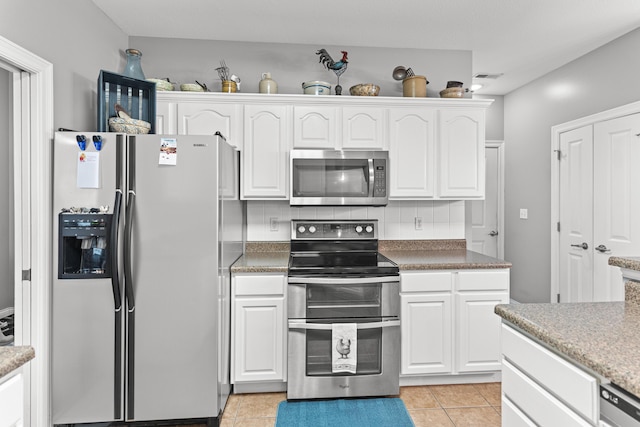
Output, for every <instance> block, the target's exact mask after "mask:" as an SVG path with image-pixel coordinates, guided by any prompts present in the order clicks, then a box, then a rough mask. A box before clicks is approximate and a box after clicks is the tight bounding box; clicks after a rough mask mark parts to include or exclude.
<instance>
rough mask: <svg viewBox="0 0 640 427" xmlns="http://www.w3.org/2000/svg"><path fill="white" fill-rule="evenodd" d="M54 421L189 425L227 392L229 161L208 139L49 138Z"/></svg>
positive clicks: (233, 171) (240, 241)
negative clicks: (177, 422)
mask: <svg viewBox="0 0 640 427" xmlns="http://www.w3.org/2000/svg"><path fill="white" fill-rule="evenodd" d="M53 170H54V176H53V224H54V230H55V232H54V236H53V244H54V248H53V253H54V259H53V261H54V263H53V265H54V272H53V277H54V280H53V297H52V298H53V310H52V312H53V318H52V331H53V333H52V405H53V422H54V424H77V423H96V422H108V421H114V420H120V421H155V420H185V419H202V420H203V422H206V423H207V424H208V425H214V426H217V425H218V417H219V415H220V413H221V411H222V409H224V405H225V402H226V399H227V397H228V395H229V392H230V388H231V386H230V381H229V366H230V361H229V352H230V344H229V343H230V337H229V334H230V326H229V324H230V282H231V281H230V271H229V268H230V266H231V264H232V263H233V262H234V261H235V260H236V259H237V258H238V257H239V256H240V255H241V254H242V251H243V248H244V242H245V229H246V223H245V212H246V210H245V206H244V203H243V202H242V201H241V200H240V197H239V153H238V151H237V150H235V149H234V148H233V147H231V146H230V145H229V144H228V143H227V142H226V141H225V140H224V138H223V137H221V136H220V135H219V134H217V135H215V136H213V135H212V136H182V135H174V136H170V135H136V136H133V135H129V136H127V135H124V134H115V133H92V132H59V133H56V137H55V141H54V167H53Z"/></svg>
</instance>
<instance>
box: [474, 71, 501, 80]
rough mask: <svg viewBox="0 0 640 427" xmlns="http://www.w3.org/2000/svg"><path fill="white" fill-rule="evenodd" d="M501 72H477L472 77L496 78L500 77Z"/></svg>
mask: <svg viewBox="0 0 640 427" xmlns="http://www.w3.org/2000/svg"><path fill="white" fill-rule="evenodd" d="M502 74H503V73H493V74H491V73H477V74H475V75H474V76H473V78H474V79H493V80H495V79H497V78H498V77H500V76H501V75H502Z"/></svg>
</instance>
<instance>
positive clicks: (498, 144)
mask: <svg viewBox="0 0 640 427" xmlns="http://www.w3.org/2000/svg"><path fill="white" fill-rule="evenodd" d="M484 146H485V149H486V148H497V149H498V224H497V226H498V232H499V233H498V242H497V245H498V258H500V259H504V163H505V157H504V156H505V151H504V150H505V144H504V140H497V139H496V140H493V139H491V140H486V141H485V144H484ZM485 163H486V160H485ZM486 173H487V171H486V167H485V174H486ZM468 202H472V200H469V201H468ZM471 212H472V211H471V203H466V204H465V217H466V218H468V220H467V221H465V222H466V227H465V235H466V236H467V238H466V240H467V247H468V248H469V247H471V240H472V238H473V235H472V221H471Z"/></svg>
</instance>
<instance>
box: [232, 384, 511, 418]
mask: <svg viewBox="0 0 640 427" xmlns="http://www.w3.org/2000/svg"><path fill="white" fill-rule="evenodd" d="M286 398H287V396H286V393H260V394H234V395H232V396H230V397H229V400H228V402H227V406H226V407H225V409H224V413H223V415H222V422H221V424H220V427H273V426H274V425H275V421H276V410H277V408H278V403H280V402H281V401H283V400H285V399H286ZM400 398H401V399H402V401H403V402H404V404H405V406H406V407H407V410H408V411H409V414H410V415H411V418H412V419H413V422H414V424H415V426H416V427H474V426H478V427H500V413H501V412H500V408H501V407H500V383H483V384H454V385H431V386H414V387H401V388H400ZM372 427H373V426H372ZM375 427H385V426H375Z"/></svg>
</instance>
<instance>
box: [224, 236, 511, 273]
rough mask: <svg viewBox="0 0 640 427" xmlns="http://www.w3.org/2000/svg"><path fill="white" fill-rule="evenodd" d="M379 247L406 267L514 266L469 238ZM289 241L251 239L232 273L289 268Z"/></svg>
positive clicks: (392, 242)
mask: <svg viewBox="0 0 640 427" xmlns="http://www.w3.org/2000/svg"><path fill="white" fill-rule="evenodd" d="M379 250H380V253H382V254H383V255H384V256H386V257H387V258H389V259H391V260H392V261H393V262H395V263H396V264H398V266H399V267H400V271H402V270H460V269H485V268H510V267H511V263H510V262H507V261H504V260H501V259H497V258H492V257H489V256H486V255H482V254H480V253H478V252H473V251H469V250H467V249H466V242H465V240H462V239H460V240H381V241H380V242H379ZM288 265H289V243H288V242H250V243H247V248H246V252H245V253H244V255H243V256H242V257H240V259H238V261H236V262H235V264H233V266H232V267H231V272H232V273H270V272H284V273H286V272H287V271H288Z"/></svg>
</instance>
